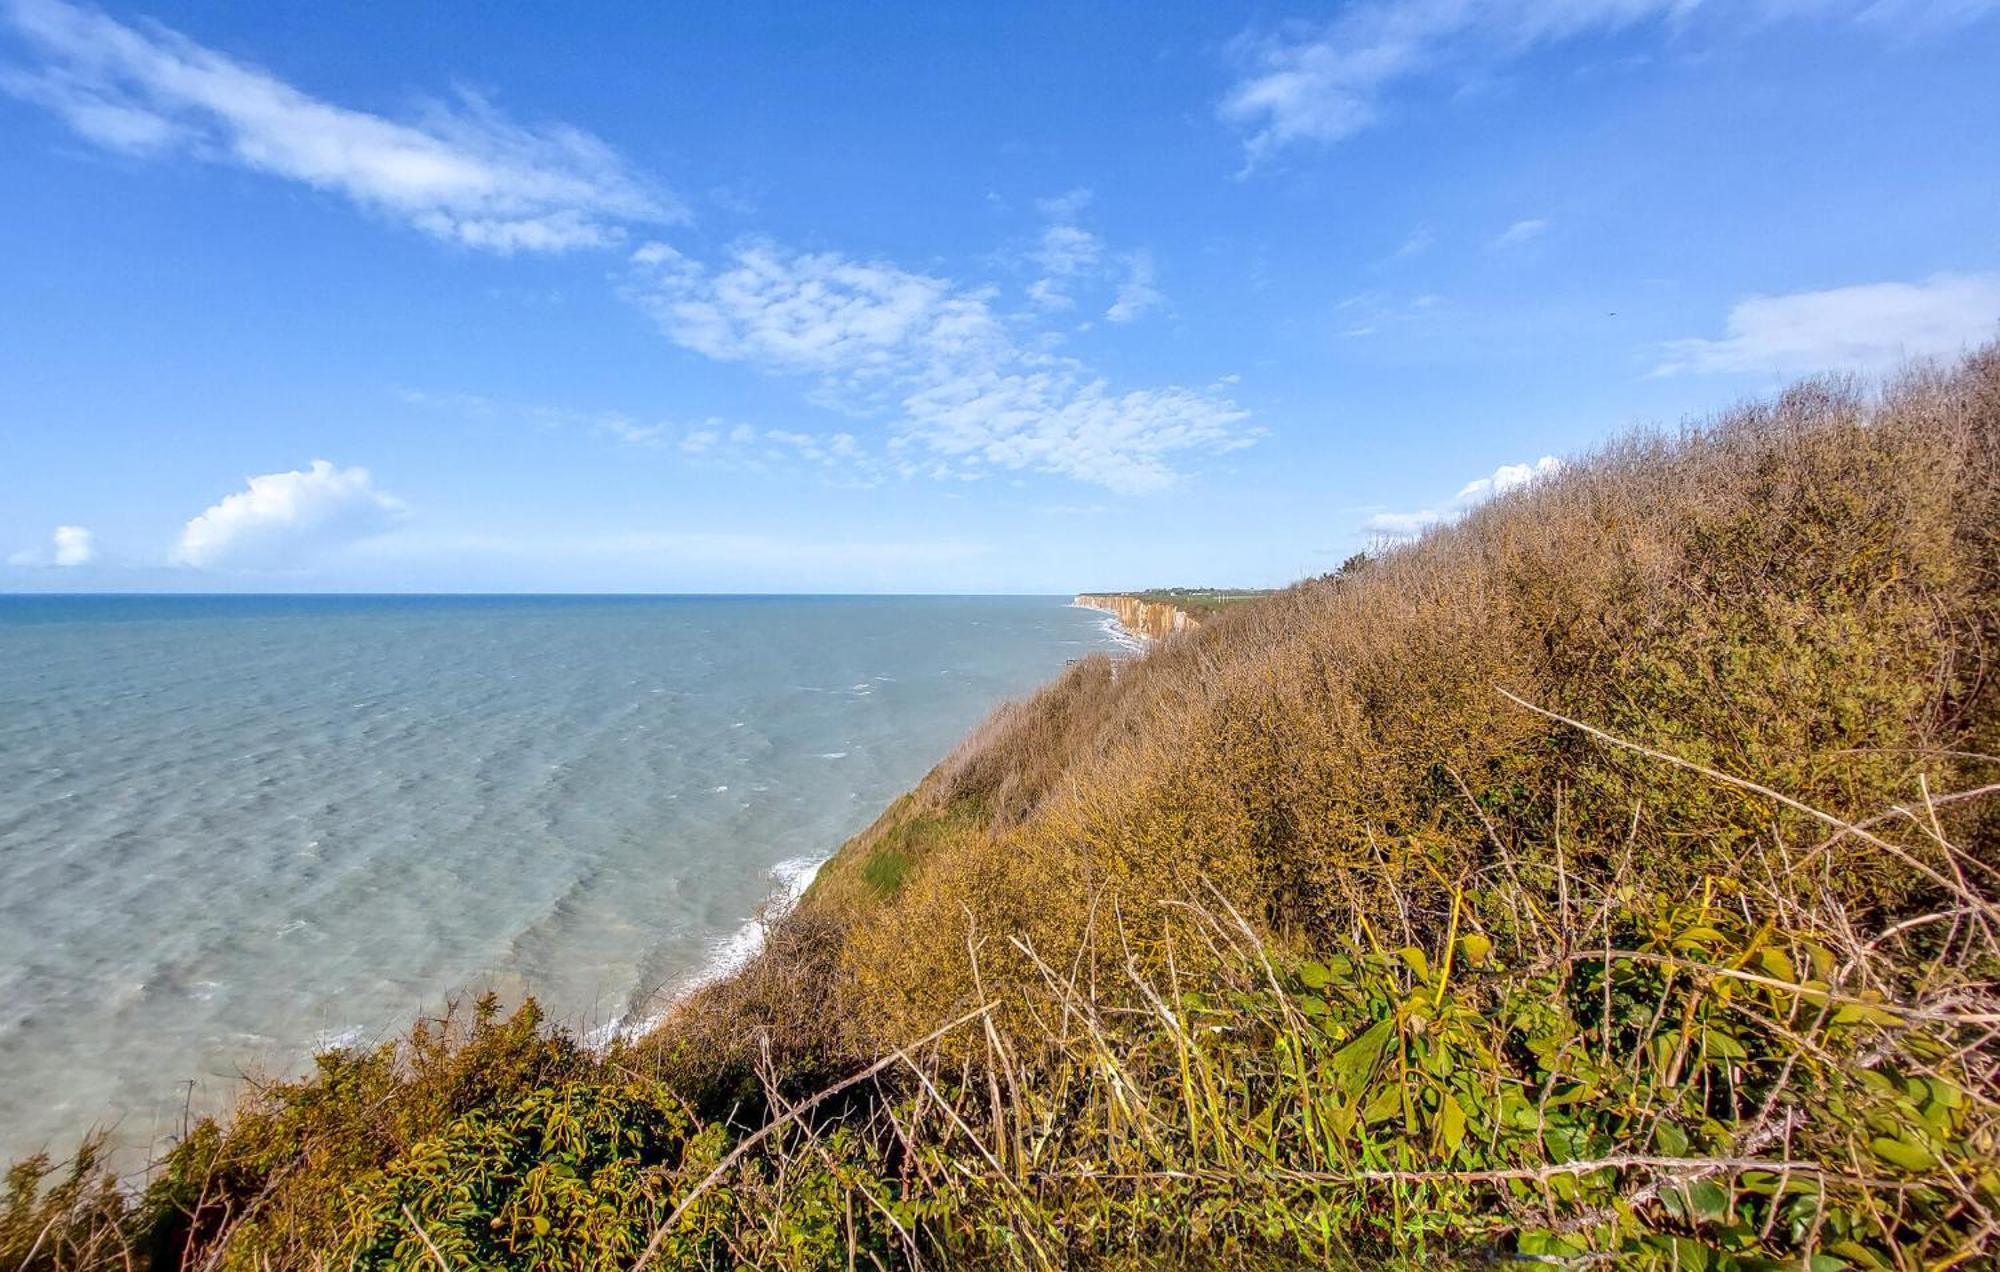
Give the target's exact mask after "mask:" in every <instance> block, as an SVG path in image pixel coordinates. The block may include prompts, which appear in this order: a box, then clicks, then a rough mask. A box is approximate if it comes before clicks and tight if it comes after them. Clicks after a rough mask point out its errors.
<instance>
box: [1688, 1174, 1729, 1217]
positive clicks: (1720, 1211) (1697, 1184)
mask: <svg viewBox="0 0 2000 1272" xmlns="http://www.w3.org/2000/svg"><path fill="white" fill-rule="evenodd" d="M1687 1193H1688V1208H1689V1209H1690V1210H1692V1211H1693V1212H1694V1216H1695V1218H1697V1219H1700V1220H1701V1221H1702V1222H1704V1223H1721V1222H1722V1221H1723V1220H1724V1219H1727V1218H1728V1217H1729V1194H1728V1192H1727V1191H1725V1190H1724V1189H1723V1187H1722V1185H1721V1184H1718V1183H1716V1182H1715V1181H1714V1180H1712V1179H1697V1180H1695V1181H1694V1182H1693V1183H1692V1184H1689V1185H1688V1190H1687Z"/></svg>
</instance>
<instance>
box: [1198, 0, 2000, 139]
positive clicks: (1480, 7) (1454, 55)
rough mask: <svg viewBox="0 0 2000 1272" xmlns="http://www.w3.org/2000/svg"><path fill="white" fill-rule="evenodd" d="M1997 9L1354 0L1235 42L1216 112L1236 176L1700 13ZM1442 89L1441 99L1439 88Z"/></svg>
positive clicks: (1909, 19)
mask: <svg viewBox="0 0 2000 1272" xmlns="http://www.w3.org/2000/svg"><path fill="white" fill-rule="evenodd" d="M1996 7H2000V5H1996V2H1995V0H1740V2H1739V0H1730V2H1729V3H1727V4H1722V3H1709V4H1704V3H1702V0H1484V2H1480V0H1360V2H1359V3H1355V4H1352V5H1349V6H1348V7H1347V8H1346V9H1344V10H1343V11H1342V12H1341V14H1340V16H1338V17H1336V18H1334V19H1333V20H1332V21H1331V22H1327V23H1323V24H1318V25H1305V24H1294V25H1291V26H1287V27H1284V28H1282V29H1279V30H1277V31H1275V32H1273V31H1261V32H1260V31H1251V32H1246V33H1245V34H1244V35H1242V36H1239V37H1238V38H1237V40H1236V41H1235V43H1234V45H1233V51H1234V53H1235V56H1236V58H1237V60H1238V61H1239V63H1240V64H1241V65H1242V66H1243V68H1244V73H1243V75H1242V78H1240V79H1239V80H1238V81H1237V83H1236V84H1235V85H1234V86H1233V87H1232V88H1231V89H1230V90H1229V91H1228V93H1227V94H1225V96H1224V97H1223V99H1222V102H1221V104H1220V105H1219V106H1218V108H1217V113H1218V114H1219V115H1220V117H1221V118H1222V119H1223V121H1224V122H1226V123H1229V124H1232V125H1234V126H1236V127H1237V128H1238V129H1240V130H1241V131H1242V132H1243V134H1244V142H1243V144H1244V171H1245V172H1249V171H1251V170H1253V169H1254V168H1256V167H1257V166H1258V165H1259V164H1261V163H1263V162H1265V161H1266V160H1268V159H1270V158H1272V157H1273V156H1274V155H1276V154H1277V153H1278V152H1280V151H1282V150H1284V149H1285V148H1287V147H1290V146H1295V145H1300V144H1321V145H1328V144H1333V143H1336V142H1340V141H1344V140H1346V139H1347V138H1349V137H1352V136H1354V135H1355V134H1356V133H1359V132H1362V131H1364V130H1366V129H1368V128H1371V127H1374V126H1375V125H1376V124H1378V123H1380V122H1381V120H1382V119H1383V117H1384V116H1385V115H1386V114H1387V113H1388V112H1389V110H1390V109H1391V106H1392V101H1393V99H1394V98H1395V96H1396V94H1397V93H1398V92H1399V91H1402V90H1405V89H1407V88H1409V87H1410V86H1412V85H1415V84H1417V83H1420V82H1422V81H1423V80H1425V79H1426V78H1428V77H1432V76H1435V75H1437V74H1439V73H1440V72H1445V71H1448V70H1452V69H1457V70H1460V71H1462V72H1464V73H1466V74H1468V75H1470V74H1476V73H1478V72H1479V71H1481V70H1484V69H1488V68H1490V67H1491V66H1493V65H1494V64H1498V63H1505V62H1507V61H1510V60H1512V59H1515V58H1518V57H1521V56H1522V55H1524V54H1526V53H1529V52H1531V51H1533V50H1534V49H1535V48H1537V47H1539V46H1543V45H1548V44H1556V43H1560V42H1563V41H1566V40H1573V39H1578V38H1582V37H1586V36H1591V35H1603V34H1611V33H1616V32H1619V31H1625V30H1629V29H1632V28H1636V27H1641V26H1645V25H1649V24H1650V25H1658V26H1663V27H1675V26H1678V25H1680V24H1682V23H1684V22H1685V21H1686V20H1688V19H1689V18H1690V17H1691V16H1692V15H1694V14H1695V13H1696V12H1697V11H1699V12H1701V13H1704V14H1709V13H1712V14H1715V15H1716V16H1717V17H1718V19H1720V20H1732V19H1733V20H1735V21H1738V22H1746V21H1766V20H1771V19H1778V18H1790V17H1802V18H1803V17H1819V18H1828V19H1835V20H1843V21H1855V22H1860V23H1863V24H1867V25H1871V26H1874V27H1877V28H1883V29H1895V30H1902V31H1908V30H1918V29H1925V28H1929V29H1937V28H1941V27H1945V26H1949V25H1953V24H1957V23H1962V22H1966V21H1971V20H1973V19H1976V18H1979V17H1983V16H1985V15H1986V14H1988V13H1990V12H1992V11H1993V10H1994V9H1995V8H1996ZM1447 91H1450V90H1449V89H1447Z"/></svg>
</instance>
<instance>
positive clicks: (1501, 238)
mask: <svg viewBox="0 0 2000 1272" xmlns="http://www.w3.org/2000/svg"><path fill="white" fill-rule="evenodd" d="M1548 229H1549V223H1548V222H1547V221H1543V220H1539V219H1532V220H1526V221H1516V222H1514V223H1513V224H1512V225H1510V226H1508V227H1507V228H1506V229H1504V230H1502V231H1501V232H1500V233H1499V235H1498V236H1496V237H1495V238H1494V240H1493V246H1495V247H1498V248H1508V247H1519V246H1520V245H1521V244H1523V243H1526V242H1529V241H1531V240H1533V239H1538V238H1540V237H1541V236H1542V235H1544V234H1546V233H1547V232H1548Z"/></svg>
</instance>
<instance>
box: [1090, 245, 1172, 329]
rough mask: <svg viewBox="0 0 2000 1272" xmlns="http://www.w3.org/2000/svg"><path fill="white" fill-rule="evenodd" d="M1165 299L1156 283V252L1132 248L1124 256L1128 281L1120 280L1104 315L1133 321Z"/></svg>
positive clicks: (1117, 319)
mask: <svg viewBox="0 0 2000 1272" xmlns="http://www.w3.org/2000/svg"><path fill="white" fill-rule="evenodd" d="M1166 303H1167V298H1166V297H1165V296H1164V295H1162V294H1161V292H1160V289H1159V288H1158V287H1157V286H1155V285H1154V268H1153V254H1152V253H1151V252H1143V251H1142V252H1133V253H1132V254H1131V255H1129V256H1127V257H1126V258H1125V281H1124V282H1122V283H1120V284H1118V297H1117V299H1115V300H1113V301H1112V302H1111V308H1109V309H1107V310H1105V311H1104V316H1105V317H1106V318H1109V319H1110V320H1111V321H1112V322H1131V321H1133V320H1134V319H1136V318H1143V317H1145V316H1146V315H1147V314H1149V313H1151V312H1152V311H1153V310H1155V309H1158V308H1160V307H1161V306H1163V305H1165V304H1166Z"/></svg>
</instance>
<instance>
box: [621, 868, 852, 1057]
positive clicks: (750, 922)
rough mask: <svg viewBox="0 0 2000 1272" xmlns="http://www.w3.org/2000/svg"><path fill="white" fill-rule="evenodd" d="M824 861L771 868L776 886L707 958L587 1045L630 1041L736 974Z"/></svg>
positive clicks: (760, 948) (802, 893)
mask: <svg viewBox="0 0 2000 1272" xmlns="http://www.w3.org/2000/svg"><path fill="white" fill-rule="evenodd" d="M826 862H827V858H825V857H819V858H806V857H788V858H786V859H785V860H783V861H781V862H779V863H778V864H777V865H775V866H772V867H771V871H770V875H771V882H772V883H773V884H775V885H776V887H775V888H774V890H773V891H772V893H771V895H770V896H769V897H767V898H765V900H764V904H762V905H760V906H758V907H757V912H756V913H755V914H753V915H751V916H750V917H749V918H748V919H746V920H744V921H743V924H742V926H740V927H738V928H737V929H736V930H735V931H734V932H731V933H730V934H729V935H728V936H725V937H723V938H721V939H720V940H717V941H715V942H714V943H712V944H711V945H710V946H709V949H708V958H707V960H706V961H705V962H703V963H702V965H701V966H700V967H699V968H696V969H695V970H694V971H692V972H690V973H688V974H687V975H686V976H684V977H682V978H681V979H680V980H678V981H676V982H675V983H674V985H673V987H672V988H670V989H667V990H665V991H663V992H662V993H661V994H660V995H658V996H657V997H656V998H655V999H654V1001H653V1003H652V1005H651V1009H650V1010H648V1011H646V1012H645V1013H644V1014H643V1015H641V1016H640V1017H639V1018H638V1019H636V1020H633V1019H630V1018H629V1017H628V1016H627V1015H625V1014H620V1015H618V1016H614V1017H613V1018H612V1019H611V1020H610V1021H609V1022H608V1023H606V1024H604V1025H602V1026H600V1027H599V1028H597V1029H594V1030H592V1031H591V1032H590V1034H589V1035H588V1036H587V1041H588V1042H589V1043H590V1045H592V1046H594V1047H599V1048H603V1047H607V1046H609V1045H611V1043H612V1042H614V1041H616V1040H618V1039H621V1038H622V1039H625V1040H626V1041H632V1040H636V1039H638V1038H641V1037H644V1036H645V1035H646V1034H649V1033H651V1032H652V1031H653V1030H654V1029H656V1028H658V1027H659V1025H660V1023H661V1022H662V1021H664V1020H665V1019H666V1018H667V1015H668V1013H669V1012H671V1011H672V1010H673V1008H674V1006H675V1005H676V1004H677V1003H680V1002H682V1001H683V1000H685V999H686V998H687V997H688V996H689V995H691V994H694V993H696V992H697V991H699V990H701V989H703V988H705V987H707V986H709V985H713V984H715V983H716V982H717V981H720V980H727V979H728V978H729V977H731V976H733V975H735V974H736V973H737V972H739V971H741V970H742V969H743V968H744V967H745V966H746V965H747V964H748V963H749V962H750V960H751V959H753V958H756V957H757V955H758V954H760V953H762V952H763V949H764V942H765V941H766V940H768V939H769V937H770V932H771V927H772V925H773V924H775V923H777V922H778V921H779V920H781V919H783V918H784V917H785V916H786V915H787V914H790V913H791V912H792V910H793V908H794V907H796V906H797V905H798V903H799V901H800V900H801V899H802V898H803V897H804V896H805V894H806V889H808V888H810V887H812V882H813V879H814V878H816V877H817V876H818V875H819V870H820V867H821V866H824V865H825V864H826Z"/></svg>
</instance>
